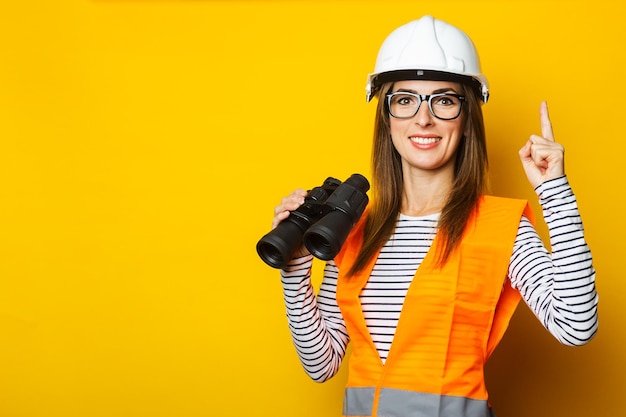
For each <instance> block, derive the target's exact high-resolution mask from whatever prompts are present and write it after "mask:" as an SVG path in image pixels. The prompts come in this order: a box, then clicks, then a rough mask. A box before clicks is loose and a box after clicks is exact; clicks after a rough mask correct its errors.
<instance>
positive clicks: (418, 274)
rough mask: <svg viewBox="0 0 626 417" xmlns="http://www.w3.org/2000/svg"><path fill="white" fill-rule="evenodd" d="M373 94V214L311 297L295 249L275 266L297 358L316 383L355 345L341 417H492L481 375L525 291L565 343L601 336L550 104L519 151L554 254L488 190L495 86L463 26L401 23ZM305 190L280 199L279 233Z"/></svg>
mask: <svg viewBox="0 0 626 417" xmlns="http://www.w3.org/2000/svg"><path fill="white" fill-rule="evenodd" d="M367 93H368V100H369V99H370V98H371V97H373V96H376V97H378V111H377V114H376V123H375V133H374V146H373V157H372V163H373V168H372V175H373V178H372V191H373V198H372V202H371V203H370V207H369V208H368V210H367V211H366V213H365V214H364V215H363V217H362V218H361V220H360V221H359V223H358V224H357V225H356V226H355V228H354V229H353V231H352V232H351V235H350V237H349V238H348V240H347V241H346V243H345V244H344V246H343V247H342V250H341V252H340V253H339V254H338V256H337V257H336V258H335V259H334V260H332V261H329V262H328V263H327V265H326V268H325V272H324V279H323V282H322V285H321V287H320V290H319V293H318V294H317V296H316V295H315V293H314V289H313V287H312V286H311V281H310V276H311V264H312V256H311V255H310V254H309V253H308V252H307V250H306V249H305V248H304V247H303V248H302V249H300V250H299V251H298V253H297V255H296V256H295V257H294V259H292V260H291V262H290V263H289V265H288V266H287V267H286V268H284V269H283V270H282V271H281V275H282V283H283V287H284V296H285V302H286V306H287V315H288V320H289V326H290V330H291V333H292V336H293V340H294V344H295V346H296V349H297V352H298V354H299V357H300V359H301V362H302V364H303V366H304V369H305V370H306V372H307V373H308V374H309V375H310V376H311V378H313V379H314V380H316V381H319V382H322V381H325V380H327V379H329V378H331V377H332V376H333V375H334V374H335V373H336V372H337V371H338V369H339V366H340V365H341V362H342V360H343V358H344V355H345V352H346V347H347V345H348V342H349V341H350V342H352V354H351V357H350V364H349V366H350V372H349V377H348V383H347V388H346V393H345V399H344V410H343V415H344V416H386V417H390V416H398V417H399V416H402V417H410V416H420V417H422V416H429V417H430V416H438V417H453V416H454V417H483V416H493V415H494V414H493V411H492V410H491V408H490V406H489V403H488V395H487V391H486V388H485V382H484V375H483V369H484V365H485V362H486V360H487V359H488V357H489V355H490V354H491V352H492V351H493V349H494V348H495V347H496V345H497V344H498V342H499V341H500V339H501V338H502V336H503V334H504V332H505V330H506V327H507V325H508V322H509V319H510V318H511V316H512V314H513V312H514V310H515V308H516V306H517V303H518V301H519V299H520V298H523V299H524V301H525V302H526V303H527V304H528V306H529V307H530V308H531V309H532V311H533V312H534V313H535V314H536V316H537V317H538V319H539V320H540V321H541V323H542V324H543V325H544V326H545V328H546V329H547V330H548V331H549V332H550V333H551V334H553V335H554V336H555V337H556V338H557V339H558V340H559V341H560V342H561V343H563V344H566V345H582V344H584V343H586V342H588V341H589V340H590V339H591V338H592V337H593V336H594V335H595V333H596V331H597V325H598V319H597V294H596V289H595V271H594V269H593V266H592V262H591V253H590V251H589V248H588V246H587V244H586V242H585V240H584V236H583V229H582V223H581V220H580V216H579V214H578V209H577V205H576V199H575V197H574V195H573V193H572V190H571V188H570V186H569V184H568V181H567V178H566V176H565V172H564V162H563V161H564V159H563V147H562V146H561V145H560V144H558V143H556V142H555V141H554V138H553V134H552V128H551V123H550V119H549V116H548V110H547V105H546V104H545V103H542V104H541V108H540V119H541V126H542V136H536V135H533V136H531V137H530V139H529V140H528V142H527V143H526V144H525V145H524V147H523V148H522V149H521V150H520V152H519V155H520V159H521V162H522V165H523V167H524V170H525V172H526V175H527V177H528V180H529V182H530V184H531V185H532V186H533V187H534V188H535V190H536V192H537V194H538V196H539V198H540V203H541V205H542V208H543V212H544V218H545V220H546V223H547V225H548V228H549V231H550V239H551V246H552V253H551V254H550V253H548V251H547V250H546V248H545V246H544V245H543V243H542V242H541V240H540V238H539V236H538V235H537V232H536V231H535V228H534V226H533V222H534V219H533V215H532V213H531V211H530V209H529V206H528V204H527V203H526V202H525V201H521V200H514V199H504V198H497V197H492V196H488V195H486V194H485V184H486V167H487V151H486V144H485V129H484V124H483V119H482V110H481V105H482V104H483V103H485V102H486V101H487V99H488V97H489V89H488V84H487V80H486V78H485V77H484V76H483V75H482V74H481V72H480V67H479V61H478V56H477V54H476V51H475V49H474V46H473V44H472V42H471V40H470V39H469V38H468V37H467V36H466V35H465V34H464V33H463V32H462V31H460V30H459V29H457V28H455V27H453V26H451V25H449V24H447V23H445V22H442V21H440V20H435V19H433V18H432V17H430V16H425V17H423V18H421V19H419V20H416V21H413V22H410V23H408V24H406V25H404V26H402V27H400V28H398V29H396V30H395V31H394V32H392V33H391V34H390V35H389V37H388V38H387V39H386V40H385V42H384V43H383V45H382V47H381V49H380V51H379V54H378V58H377V62H376V69H375V71H374V73H373V74H371V75H370V77H369V79H368V85H367ZM305 195H306V192H305V191H304V190H296V191H294V192H293V193H291V194H290V195H289V196H288V197H286V198H284V199H283V201H282V203H281V204H280V205H279V206H278V207H276V209H275V217H274V222H273V226H274V227H275V226H276V225H277V224H278V223H280V222H281V221H282V220H284V219H285V218H286V217H287V216H288V215H289V211H291V210H295V209H296V208H297V207H299V205H300V204H302V202H303V201H304V197H305Z"/></svg>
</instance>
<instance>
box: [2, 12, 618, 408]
mask: <svg viewBox="0 0 626 417" xmlns="http://www.w3.org/2000/svg"><path fill="white" fill-rule="evenodd" d="M624 9H625V7H624V2H623V1H603V0H598V1H594V2H591V1H575V0H570V1H562V2H561V1H547V0H541V1H488V0H482V1H452V0H448V1H441V0H440V1H391V0H383V1H348V0H345V1H180V2H176V1H133V2H123V1H69V0H64V1H3V2H2V3H1V5H0V417H56V416H59V417H61V416H62V417H100V416H107V417H113V416H115V417H126V416H128V417H140V416H146V417H148V416H149V417H161V416H168V417H170V416H172V417H179V416H180V417H192V416H193V417H195V416H216V417H227V416H228V417H230V416H232V417H239V416H255V417H256V416H263V417H265V416H267V417H278V416H299V417H307V416H311V417H313V416H316V417H318V416H338V415H339V414H340V410H341V401H342V394H343V392H342V387H343V384H344V382H345V377H346V376H345V370H343V371H342V372H341V373H340V374H339V375H338V376H337V377H336V378H335V379H333V380H332V381H330V382H328V383H326V384H316V383H314V382H312V381H310V380H309V379H308V377H307V376H306V375H305V374H304V372H303V371H302V370H301V368H300V364H299V362H298V359H297V357H296V354H295V351H294V349H293V347H292V345H291V339H290V336H289V334H288V330H287V326H286V321H285V318H284V307H283V304H282V294H281V287H280V284H279V278H278V274H277V272H276V271H275V270H274V269H272V268H269V267H268V266H266V265H265V264H264V263H263V262H261V261H260V259H259V258H258V257H257V254H256V252H255V244H256V241H257V240H258V239H259V238H260V237H261V236H262V235H263V234H264V233H265V232H267V231H268V229H269V226H270V222H271V217H272V209H273V207H274V205H276V204H277V203H278V201H279V199H280V198H281V197H282V196H283V195H284V194H286V193H288V192H289V191H291V190H292V189H293V188H295V187H313V186H316V185H318V184H319V183H321V181H322V180H323V179H324V178H326V176H335V177H337V178H339V179H342V180H344V179H346V178H347V177H348V176H349V175H350V174H351V173H353V172H360V173H362V174H364V175H369V152H370V138H371V130H372V123H371V121H372V115H373V109H374V107H375V104H374V103H370V104H366V103H365V100H364V84H365V79H366V74H367V73H368V72H369V71H370V70H371V69H372V68H373V65H374V60H375V56H376V53H377V51H378V47H379V45H380V43H381V42H382V40H383V39H384V37H385V36H386V35H387V34H388V33H389V32H390V31H391V30H393V29H394V28H396V27H397V26H399V25H401V24H403V23H406V22H408V21H409V20H413V19H415V18H418V17H420V16H421V15H423V14H433V15H435V16H436V17H439V18H441V19H444V20H447V21H448V22H450V23H452V24H455V25H458V26H460V27H462V28H463V29H464V30H465V31H466V32H467V33H468V34H469V35H470V36H471V37H472V38H473V39H474V41H475V43H476V45H477V46H478V48H479V51H480V54H481V58H482V63H483V69H484V72H485V73H486V74H487V75H488V77H489V79H490V82H491V87H492V88H491V91H492V95H491V100H490V102H489V104H488V105H486V106H485V108H484V110H485V117H486V123H487V131H488V139H489V153H490V158H491V168H492V188H493V191H494V193H496V194H500V195H505V196H514V197H523V198H529V199H531V201H532V202H533V205H534V207H535V209H536V208H537V205H536V202H535V200H536V198H535V197H534V195H533V191H532V189H531V188H530V186H529V185H528V184H527V182H526V179H525V177H524V174H523V172H522V170H521V167H520V164H519V162H518V156H517V150H518V149H519V148H520V147H521V146H522V144H523V143H524V141H525V140H526V139H527V138H528V136H529V135H530V134H532V133H540V128H539V116H538V108H539V103H540V101H541V100H544V99H546V100H548V103H549V106H550V111H551V116H552V121H553V124H554V130H555V135H556V138H557V140H559V141H561V142H562V143H563V144H564V145H565V148H566V170H567V173H568V175H569V177H570V181H571V182H572V184H573V186H574V190H575V192H576V193H577V196H578V199H579V204H580V210H581V212H582V215H583V219H584V224H585V227H586V231H587V237H588V241H589V244H590V246H591V248H592V250H593V254H594V260H595V266H596V268H597V271H598V289H599V291H600V296H601V304H600V317H601V328H600V333H599V334H598V336H597V337H596V339H595V340H594V341H592V342H591V343H590V344H589V345H587V346H585V347H582V348H576V349H574V348H568V347H564V346H561V345H559V344H558V343H557V342H556V341H555V340H553V339H552V337H551V336H549V335H548V334H547V333H546V332H545V331H544V330H543V328H542V327H541V326H540V324H539V323H538V322H537V321H536V320H535V319H534V317H532V315H531V314H530V313H529V312H528V309H527V308H525V306H522V307H521V308H520V309H519V310H518V313H517V314H516V316H515V318H514V322H513V324H512V327H511V329H510V331H509V333H508V335H507V337H506V338H505V340H504V341H503V343H502V345H501V346H500V347H499V349H498V350H497V351H496V353H495V356H494V358H493V360H492V362H491V363H490V365H489V368H488V375H487V377H488V385H489V389H490V392H491V396H492V402H493V404H494V406H495V408H496V411H497V413H498V415H499V416H502V417H522V416H524V417H527V416H534V417H538V416H546V417H547V416H550V417H554V416H567V417H577V416H581V417H582V416H585V417H586V416H591V415H597V416H623V415H626V409H625V407H624V383H623V381H624V376H625V375H626V354H624V346H625V342H626V326H624V324H623V318H624V315H625V312H626V309H625V307H624V299H625V297H624V296H625V288H626V284H625V282H626V280H625V279H624V265H623V263H622V260H623V259H624V253H623V252H624V251H623V248H624V244H623V242H624V239H625V235H626V218H625V216H624V206H625V199H624V188H625V187H624V184H623V181H624V177H625V175H624V171H623V170H624V166H625V164H626V163H625V162H624V155H626V140H625V136H624V128H623V126H624V118H625V115H626V101H625V100H624V96H623V91H624V79H625V76H626V74H625V70H624V65H623V62H622V60H623V55H624V52H623V51H624V42H625V41H626V30H625V25H624V23H623V21H622V14H623V12H624ZM537 214H540V213H537ZM540 230H541V233H542V236H545V229H540ZM316 277H317V278H316V279H319V277H318V276H316Z"/></svg>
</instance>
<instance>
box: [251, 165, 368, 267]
mask: <svg viewBox="0 0 626 417" xmlns="http://www.w3.org/2000/svg"><path fill="white" fill-rule="evenodd" d="M369 188H370V184H369V182H368V181H367V179H366V178H365V177H364V176H362V175H360V174H352V175H351V176H350V178H348V179H347V180H346V181H345V182H343V183H342V182H341V181H339V180H337V179H335V178H333V177H328V178H327V179H326V181H324V183H323V184H322V185H321V186H319V187H315V188H313V189H312V190H310V191H309V192H308V194H307V196H306V197H305V199H304V203H303V204H302V205H301V206H300V207H298V208H297V209H296V210H294V211H292V212H291V213H290V214H289V217H287V218H286V219H285V220H283V221H282V222H281V223H280V224H279V225H278V226H277V227H276V228H275V229H274V230H272V231H271V232H269V233H267V234H266V235H265V236H263V237H262V238H261V239H260V240H259V242H258V243H257V245H256V250H257V253H258V254H259V256H260V257H261V259H262V260H263V261H264V262H265V263H266V264H268V265H269V266H271V267H273V268H284V267H285V266H286V265H287V263H288V262H289V261H290V260H291V258H292V256H293V254H294V252H295V251H296V249H298V248H299V247H300V246H301V245H302V243H304V246H306V248H307V249H308V250H309V252H311V254H312V255H313V256H315V257H316V258H319V259H322V260H325V261H328V260H331V259H333V258H334V257H335V256H336V255H337V254H338V253H339V251H340V250H341V247H342V246H343V243H344V242H345V241H346V238H347V237H348V234H349V233H350V230H352V227H354V225H355V224H356V222H357V221H358V220H359V219H360V218H361V215H362V214H363V211H364V210H365V207H366V206H367V203H368V202H369V199H368V197H367V194H366V193H367V191H368V190H369Z"/></svg>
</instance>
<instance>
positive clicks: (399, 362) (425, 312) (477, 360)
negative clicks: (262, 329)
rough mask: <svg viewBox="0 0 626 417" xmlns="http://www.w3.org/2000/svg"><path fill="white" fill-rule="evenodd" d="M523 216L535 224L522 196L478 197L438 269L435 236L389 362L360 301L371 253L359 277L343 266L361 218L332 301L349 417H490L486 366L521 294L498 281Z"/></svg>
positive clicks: (354, 250) (352, 254)
mask: <svg viewBox="0 0 626 417" xmlns="http://www.w3.org/2000/svg"><path fill="white" fill-rule="evenodd" d="M522 213H524V214H526V216H527V217H529V218H530V219H531V221H532V220H533V216H532V213H531V211H530V208H529V207H528V205H527V203H526V202H525V201H522V200H512V199H503V198H497V197H489V196H486V197H484V198H483V199H481V202H480V205H479V210H478V214H477V215H476V216H474V217H473V218H472V219H471V220H470V222H469V223H468V227H467V229H466V232H465V233H464V236H463V239H462V242H461V245H460V247H459V249H457V250H455V251H454V253H453V254H452V255H451V256H450V259H449V260H448V261H447V262H446V264H445V265H444V266H443V267H441V268H438V267H437V266H436V265H435V252H436V249H437V248H439V245H441V242H440V239H439V238H438V237H435V239H434V241H433V245H432V247H431V250H430V251H429V252H428V254H427V255H426V257H425V258H424V261H423V262H422V265H421V266H420V267H419V268H418V270H417V272H416V274H415V277H414V279H413V282H412V283H411V285H410V287H409V290H408V292H407V294H406V298H405V301H404V305H403V308H402V313H401V314H400V319H399V321H398V325H397V328H396V333H395V336H394V339H393V342H392V344H391V348H390V351H389V354H388V356H387V361H386V363H385V365H383V363H382V361H381V360H380V357H379V356H378V352H377V350H376V347H375V345H374V342H373V341H372V338H371V336H370V334H369V331H368V329H367V326H366V323H365V317H364V316H363V311H362V309H361V304H360V299H359V295H360V293H361V290H362V289H363V287H364V286H365V284H366V283H367V280H368V279H369V275H370V273H371V271H372V269H373V267H374V264H375V263H376V258H377V256H374V257H373V258H372V259H371V260H370V262H369V265H368V266H367V267H366V268H364V270H363V271H362V272H361V273H359V274H357V275H355V276H352V277H349V278H346V277H345V276H344V275H343V272H342V271H346V270H348V269H349V268H350V264H351V262H353V261H354V259H355V258H356V255H357V254H358V251H359V249H360V247H361V245H362V238H363V226H364V221H363V219H362V221H361V222H360V223H359V224H358V225H357V227H355V229H354V230H353V232H352V234H351V236H350V237H349V239H348V240H347V241H346V243H345V244H344V247H343V248H342V251H341V253H340V254H339V255H338V256H337V258H336V259H335V262H336V263H337V265H338V266H339V270H340V275H339V278H338V282H337V303H338V304H339V308H340V309H341V312H342V315H343V317H344V320H345V322H346V327H347V329H348V333H349V335H350V341H351V343H352V353H351V356H350V364H349V374H348V384H347V389H346V398H345V402H344V415H345V416H378V417H391V416H403V417H407V416H411V417H413V416H414V417H435V416H436V417H444V416H446V417H447V416H454V417H483V416H489V413H490V409H489V407H488V404H487V390H486V387H485V383H484V365H485V362H486V360H487V358H488V357H489V355H490V354H491V352H492V351H493V349H495V347H496V345H497V344H498V342H499V341H500V339H501V338H502V336H503V335H504V332H505V331H506V327H507V326H508V323H509V320H510V318H511V316H512V315H513V312H514V311H515V308H516V306H517V303H518V301H519V299H520V295H519V293H518V292H517V291H516V290H514V289H513V288H511V286H510V285H504V287H503V284H504V283H505V278H506V274H507V269H508V264H509V258H510V256H511V253H512V249H513V243H514V241H515V236H516V234H517V230H518V227H519V221H520V217H521V215H522ZM451 410H455V411H451ZM458 410H462V411H460V412H459V411H458Z"/></svg>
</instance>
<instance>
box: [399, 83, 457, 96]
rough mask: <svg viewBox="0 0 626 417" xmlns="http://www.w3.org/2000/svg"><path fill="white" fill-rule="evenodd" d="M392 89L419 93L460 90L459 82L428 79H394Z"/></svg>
mask: <svg viewBox="0 0 626 417" xmlns="http://www.w3.org/2000/svg"><path fill="white" fill-rule="evenodd" d="M393 90H395V91H399V90H408V91H415V92H417V93H420V94H430V93H432V92H433V91H440V90H444V91H445V90H453V91H455V92H457V93H458V92H460V91H461V84H459V83H455V82H452V81H429V80H404V81H396V82H395V83H394V84H393Z"/></svg>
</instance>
